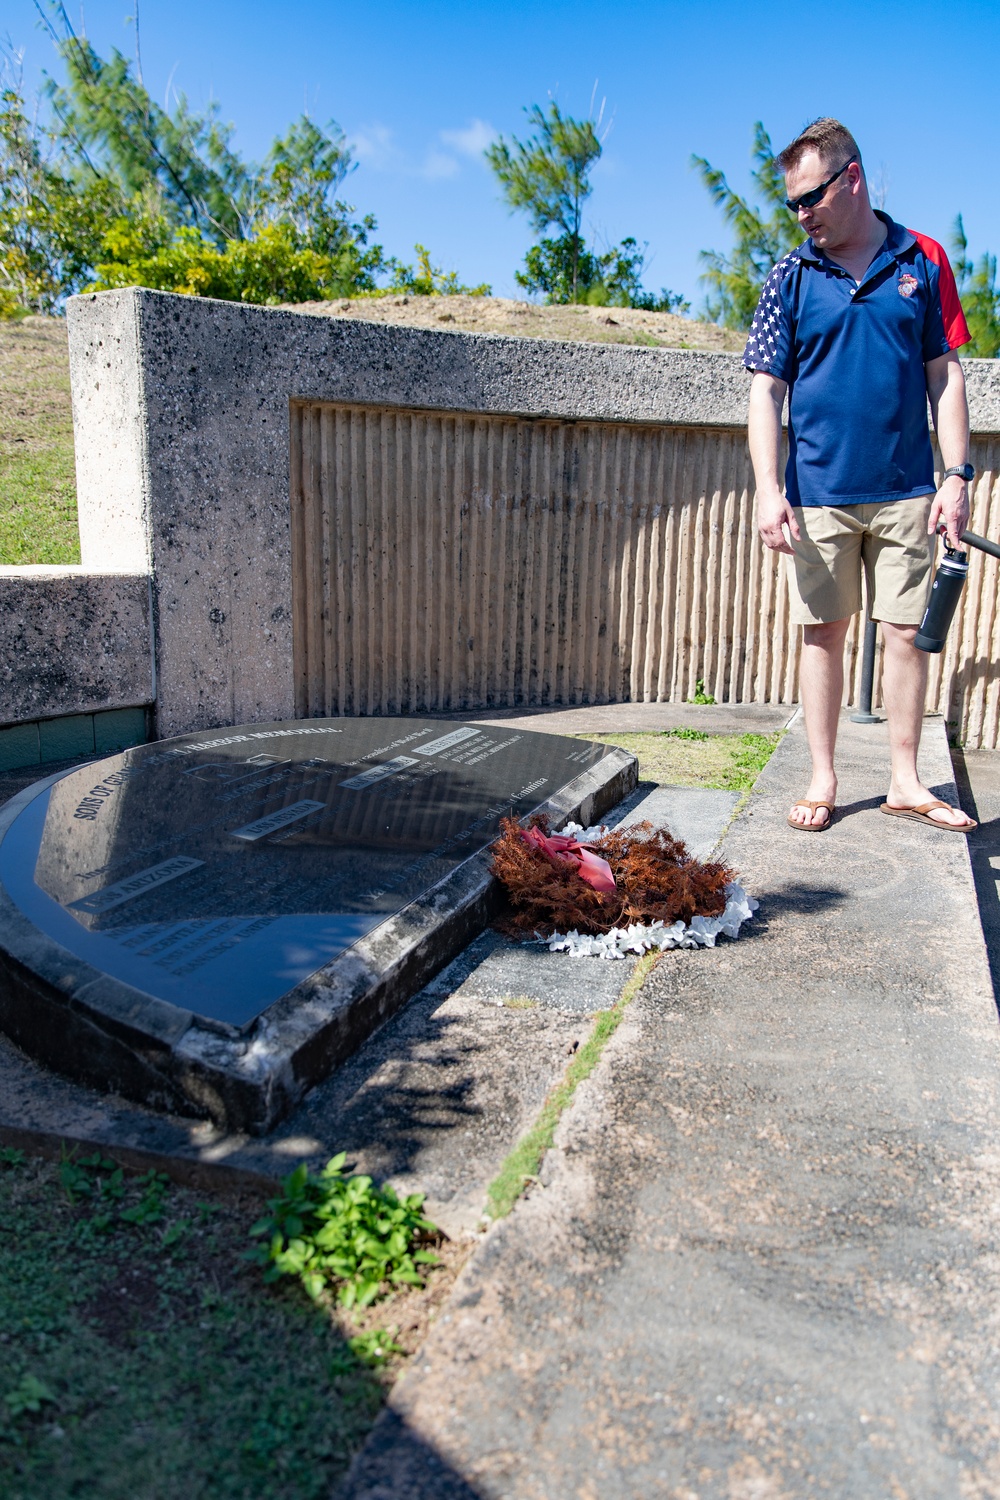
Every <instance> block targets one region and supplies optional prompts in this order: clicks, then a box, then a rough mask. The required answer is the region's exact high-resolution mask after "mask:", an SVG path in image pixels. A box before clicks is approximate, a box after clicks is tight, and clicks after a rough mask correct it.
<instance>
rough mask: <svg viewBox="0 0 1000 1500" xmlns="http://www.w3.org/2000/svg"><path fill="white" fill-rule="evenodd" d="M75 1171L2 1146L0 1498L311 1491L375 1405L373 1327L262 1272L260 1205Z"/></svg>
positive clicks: (290, 1496)
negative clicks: (254, 1225)
mask: <svg viewBox="0 0 1000 1500" xmlns="http://www.w3.org/2000/svg"><path fill="white" fill-rule="evenodd" d="M74 1174H77V1175H76V1176H74ZM85 1175H86V1174H80V1173H79V1171H78V1169H77V1168H74V1167H71V1168H70V1169H69V1170H68V1171H65V1170H64V1171H63V1176H62V1181H61V1180H60V1168H59V1167H58V1166H57V1165H52V1164H47V1163H40V1162H26V1161H24V1159H23V1158H22V1157H21V1156H20V1153H18V1152H11V1151H2V1152H0V1221H2V1223H3V1225H4V1251H3V1255H2V1257H0V1344H2V1359H0V1493H2V1494H3V1496H4V1500H41V1497H43V1496H44V1497H45V1500H64V1497H65V1500H69V1497H71V1496H100V1497H101V1500H136V1497H137V1496H141V1497H142V1500H201V1497H205V1500H229V1497H232V1500H237V1497H240V1500H245V1497H256V1496H261V1497H272V1496H275V1495H280V1496H281V1497H282V1500H319V1497H320V1496H324V1497H325V1496H327V1495H328V1494H329V1493H330V1491H331V1489H332V1487H333V1484H334V1483H335V1481H336V1479H337V1477H338V1476H339V1475H340V1474H341V1473H343V1471H344V1469H345V1468H346V1466H347V1464H348V1462H349V1461H350V1458H351V1456H352V1454H353V1453H354V1451H355V1450H356V1449H357V1448H358V1447H359V1446H360V1444H361V1442H362V1441H363V1439H364V1437H365V1435H366V1434H367V1432H368V1430H369V1429H370V1427H371V1424H372V1422H373V1421H374V1418H375V1416H376V1414H377V1412H378V1410H379V1408H380V1406H381V1403H382V1399H383V1388H382V1384H381V1382H380V1380H379V1378H378V1377H377V1376H376V1375H375V1374H374V1373H372V1372H371V1370H370V1369H369V1368H368V1364H369V1363H370V1362H372V1361H373V1360H374V1359H375V1355H374V1346H373V1348H372V1349H369V1348H368V1345H369V1344H372V1340H373V1339H375V1340H376V1341H379V1342H380V1345H385V1344H386V1338H385V1336H379V1335H377V1334H375V1333H373V1332H368V1333H367V1334H364V1335H361V1336H360V1337H359V1339H358V1340H353V1341H352V1340H349V1338H348V1337H345V1333H344V1331H343V1329H341V1328H338V1327H337V1326H336V1324H335V1323H334V1321H333V1320H332V1318H331V1316H329V1315H327V1314H324V1313H323V1312H322V1311H320V1310H317V1309H316V1308H314V1307H312V1306H311V1305H310V1304H309V1303H308V1300H307V1299H306V1298H305V1297H304V1295H303V1294H302V1293H301V1292H300V1291H299V1290H298V1289H297V1288H292V1287H289V1288H288V1289H282V1288H278V1289H274V1290H272V1289H268V1288H265V1287H264V1286H263V1285H262V1284H261V1279H260V1273H259V1271H257V1270H256V1268H254V1267H251V1266H250V1265H249V1264H248V1263H247V1262H246V1261H244V1260H242V1259H241V1254H242V1252H243V1251H244V1250H245V1249H246V1248H247V1245H248V1243H249V1241H248V1238H247V1230H248V1226H249V1224H250V1223H251V1222H252V1219H253V1218H254V1217H255V1215H256V1213H258V1212H259V1211H260V1204H259V1203H257V1202H250V1201H247V1202H244V1203H242V1204H233V1203H221V1204H218V1203H216V1204H204V1203H202V1202H201V1200H200V1199H199V1198H198V1197H197V1196H196V1195H195V1194H194V1193H192V1192H190V1191H188V1190H186V1189H183V1188H179V1187H168V1186H166V1185H165V1180H161V1182H160V1184H159V1186H157V1184H156V1182H154V1183H153V1191H152V1192H151V1191H150V1185H149V1183H148V1182H147V1183H145V1184H144V1183H143V1182H142V1180H137V1179H134V1178H131V1179H130V1178H124V1179H121V1178H118V1179H117V1182H115V1179H114V1177H113V1176H112V1175H110V1174H105V1177H104V1179H103V1181H104V1182H105V1183H106V1187H105V1189H104V1190H103V1192H101V1193H100V1194H96V1193H94V1192H91V1193H90V1194H89V1195H88V1194H87V1191H86V1185H85V1184H84V1190H83V1191H81V1190H80V1180H81V1178H83V1177H85ZM91 1175H92V1176H93V1174H91ZM113 1184H114V1185H113ZM112 1185H113V1186H112ZM67 1188H68V1189H69V1192H67ZM116 1195H117V1196H116ZM123 1210H124V1211H125V1217H123V1212H122V1211H123ZM366 1340H367V1342H366ZM354 1345H356V1347H354ZM390 1352H391V1351H390Z"/></svg>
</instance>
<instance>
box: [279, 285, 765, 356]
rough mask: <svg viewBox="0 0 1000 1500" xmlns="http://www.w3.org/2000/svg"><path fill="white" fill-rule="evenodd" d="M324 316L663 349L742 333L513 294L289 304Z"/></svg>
mask: <svg viewBox="0 0 1000 1500" xmlns="http://www.w3.org/2000/svg"><path fill="white" fill-rule="evenodd" d="M287 305H288V306H289V308H290V310H291V311H293V312H303V313H311V314H314V315H315V316H317V317H321V318H360V319H362V320H363V321H364V322H367V323H402V324H404V325H406V326H407V327H409V328H436V329H439V330H445V331H446V332H451V333H505V334H515V335H517V336H518V337H520V338H536V339H571V340H582V341H583V342H586V343H592V344H645V345H647V346H648V347H650V348H663V349H713V350H716V351H726V352H730V353H739V352H741V351H742V349H743V345H744V342H745V340H744V337H743V335H742V334H740V333H734V332H732V330H730V329H728V328H720V327H719V326H718V325H717V324H715V323H697V322H695V321H694V320H693V319H692V318H682V317H679V316H678V315H677V314H676V313H663V312H641V311H640V310H639V309H638V308H633V307H576V306H574V307H542V306H539V305H537V304H536V303H533V302H515V301H514V300H513V299H512V298H510V297H408V296H390V297H352V298H347V297H342V298H337V299H335V300H334V301H331V302H297V303H294V304H287Z"/></svg>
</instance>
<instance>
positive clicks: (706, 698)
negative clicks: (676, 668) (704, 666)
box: [688, 677, 715, 704]
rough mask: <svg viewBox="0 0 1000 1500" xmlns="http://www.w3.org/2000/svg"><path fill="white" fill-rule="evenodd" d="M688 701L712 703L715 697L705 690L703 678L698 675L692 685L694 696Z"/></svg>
mask: <svg viewBox="0 0 1000 1500" xmlns="http://www.w3.org/2000/svg"><path fill="white" fill-rule="evenodd" d="M688 702H689V703H702V704H704V703H714V702H715V699H714V698H713V697H712V695H711V694H710V693H706V692H705V679H704V677H699V678H698V681H697V682H696V683H695V685H694V697H693V698H689V699H688Z"/></svg>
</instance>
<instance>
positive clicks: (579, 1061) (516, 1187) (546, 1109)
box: [486, 952, 660, 1219]
mask: <svg viewBox="0 0 1000 1500" xmlns="http://www.w3.org/2000/svg"><path fill="white" fill-rule="evenodd" d="M659 957H660V954H659V953H658V952H651V953H644V954H643V955H642V957H641V958H640V959H639V961H638V963H637V964H636V966H635V968H634V969H633V970H632V975H631V978H630V979H629V981H628V984H627V985H626V986H625V988H624V989H623V990H622V993H621V995H620V996H619V999H618V1001H617V1003H616V1004H615V1005H613V1006H612V1007H611V1009H610V1010H602V1011H601V1012H600V1013H599V1014H598V1016H597V1019H596V1020H595V1021H594V1025H593V1028H592V1030H591V1033H590V1035H589V1037H588V1038H587V1040H586V1041H585V1042H584V1043H583V1045H582V1046H581V1047H580V1048H579V1049H578V1050H577V1051H576V1052H575V1053H574V1055H573V1061H572V1062H571V1063H570V1065H569V1067H568V1068H567V1069H566V1072H565V1074H564V1075H563V1077H562V1079H561V1080H560V1081H559V1083H557V1084H556V1086H555V1088H553V1089H552V1090H550V1092H549V1095H548V1097H547V1098H546V1100H545V1103H544V1104H543V1105H542V1108H541V1112H540V1113H539V1115H538V1118H537V1119H536V1121H535V1123H534V1124H533V1125H532V1127H531V1129H530V1130H528V1131H527V1132H526V1134H524V1135H523V1136H522V1137H521V1139H520V1140H519V1141H518V1143H517V1145H516V1146H515V1147H514V1149H513V1151H511V1152H510V1154H509V1155H508V1157H507V1159H506V1160H505V1161H504V1163H503V1166H502V1167H501V1168H500V1170H499V1172H498V1173H497V1175H496V1177H494V1179H493V1181H492V1182H491V1183H490V1186H489V1189H488V1191H487V1195H486V1212H487V1213H488V1214H489V1216H490V1218H492V1219H502V1218H504V1217H505V1216H506V1215H507V1214H509V1213H510V1211H511V1209H512V1208H513V1207H514V1204H515V1203H516V1202H517V1200H518V1198H519V1197H520V1196H521V1194H522V1193H523V1192H524V1189H525V1187H526V1186H527V1184H528V1183H529V1182H531V1181H533V1180H534V1179H535V1178H536V1177H537V1175H538V1169H539V1167H540V1166H541V1164H542V1158H543V1157H544V1156H545V1153H546V1151H548V1149H549V1147H550V1146H551V1145H552V1141H553V1138H554V1136H555V1133H556V1126H557V1125H558V1124H559V1120H560V1117H561V1115H562V1113H563V1111H564V1110H565V1109H566V1108H567V1107H568V1105H569V1104H570V1103H571V1101H572V1099H573V1095H574V1094H575V1093H576V1091H577V1088H578V1087H579V1085H580V1084H581V1083H582V1082H583V1080H584V1079H585V1078H589V1077H590V1075H591V1073H592V1072H593V1071H594V1069H595V1068H596V1067H597V1064H598V1062H599V1061H600V1058H601V1053H602V1052H603V1051H604V1048H605V1047H606V1046H607V1043H608V1040H609V1039H610V1038H611V1037H612V1036H613V1035H614V1033H615V1032H616V1031H617V1030H618V1027H619V1026H620V1025H621V1022H622V1018H623V1017H624V1015H625V1009H626V1007H627V1006H628V1004H629V1001H630V1000H631V999H632V998H633V996H634V995H635V994H636V993H637V991H638V989H639V987H640V985H641V984H642V982H643V980H644V979H645V977H646V975H647V974H648V973H649V971H650V969H651V968H652V967H653V965H654V964H655V963H656V962H657V960H658V959H659Z"/></svg>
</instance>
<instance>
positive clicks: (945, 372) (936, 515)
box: [924, 350, 969, 547]
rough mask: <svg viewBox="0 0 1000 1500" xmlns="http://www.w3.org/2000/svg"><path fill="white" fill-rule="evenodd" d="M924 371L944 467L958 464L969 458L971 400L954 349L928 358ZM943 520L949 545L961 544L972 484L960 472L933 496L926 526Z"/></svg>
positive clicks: (934, 524)
mask: <svg viewBox="0 0 1000 1500" xmlns="http://www.w3.org/2000/svg"><path fill="white" fill-rule="evenodd" d="M924 371H925V374H926V378H927V395H928V397H929V399H930V403H931V416H932V417H933V419H934V430H935V432H936V433H937V438H938V446H939V447H940V449H941V457H942V459H943V460H944V467H945V468H946V469H953V468H957V467H958V465H959V464H964V463H968V461H969V403H968V401H967V400H966V397H965V374H964V371H963V370H962V366H961V365H960V363H959V360H958V355H957V354H956V353H955V352H954V350H952V351H951V352H950V353H948V354H940V355H938V357H937V358H936V359H929V360H928V361H927V363H926V365H925V366H924ZM942 521H943V522H944V523H945V526H946V527H947V529H948V541H949V543H950V545H951V546H952V547H959V546H960V545H961V543H960V542H959V538H960V536H961V535H962V532H963V531H964V530H965V528H966V526H968V524H969V487H968V485H967V484H966V483H965V480H964V479H960V478H959V477H958V475H957V474H952V475H951V477H950V478H949V479H946V480H945V481H944V483H943V484H942V486H941V488H940V489H939V490H938V492H937V494H936V495H935V496H934V503H933V505H932V506H931V514H930V520H929V521H928V523H927V529H928V530H929V531H936V530H937V528H938V526H939V525H940V523H941V522H942Z"/></svg>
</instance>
